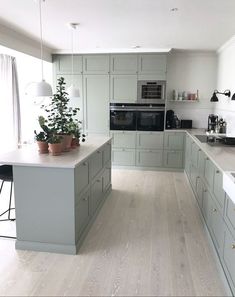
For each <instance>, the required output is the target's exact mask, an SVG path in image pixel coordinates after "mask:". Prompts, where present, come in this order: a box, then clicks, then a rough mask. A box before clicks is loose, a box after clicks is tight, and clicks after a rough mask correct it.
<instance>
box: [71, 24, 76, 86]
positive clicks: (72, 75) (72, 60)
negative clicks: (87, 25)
mask: <svg viewBox="0 0 235 297" xmlns="http://www.w3.org/2000/svg"><path fill="white" fill-rule="evenodd" d="M73 30H75V29H74V28H72V30H71V47H72V85H73V82H74V80H73Z"/></svg>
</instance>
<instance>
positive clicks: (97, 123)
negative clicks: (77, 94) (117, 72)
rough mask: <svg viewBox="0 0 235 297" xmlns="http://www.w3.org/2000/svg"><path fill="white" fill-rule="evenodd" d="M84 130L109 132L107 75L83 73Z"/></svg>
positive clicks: (100, 132)
mask: <svg viewBox="0 0 235 297" xmlns="http://www.w3.org/2000/svg"><path fill="white" fill-rule="evenodd" d="M83 84H84V102H85V131H86V132H87V133H88V134H89V133H98V134H108V132H109V76H108V75H84V76H83Z"/></svg>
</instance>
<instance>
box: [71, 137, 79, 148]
mask: <svg viewBox="0 0 235 297" xmlns="http://www.w3.org/2000/svg"><path fill="white" fill-rule="evenodd" d="M79 145H80V143H79V139H77V138H73V139H72V142H71V148H72V149H75V148H76V147H78V146H79Z"/></svg>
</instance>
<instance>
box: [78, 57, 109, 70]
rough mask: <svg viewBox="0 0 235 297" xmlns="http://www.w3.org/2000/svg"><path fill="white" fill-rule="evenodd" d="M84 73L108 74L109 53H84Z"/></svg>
mask: <svg viewBox="0 0 235 297" xmlns="http://www.w3.org/2000/svg"><path fill="white" fill-rule="evenodd" d="M83 73H84V74H108V73H109V55H84V56H83Z"/></svg>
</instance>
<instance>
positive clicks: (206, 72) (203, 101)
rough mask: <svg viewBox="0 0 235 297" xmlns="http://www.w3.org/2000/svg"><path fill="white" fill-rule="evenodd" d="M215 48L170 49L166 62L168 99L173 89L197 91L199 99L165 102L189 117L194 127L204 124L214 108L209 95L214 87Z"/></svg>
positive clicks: (181, 117)
mask: <svg viewBox="0 0 235 297" xmlns="http://www.w3.org/2000/svg"><path fill="white" fill-rule="evenodd" d="M216 78H217V55H216V52H199V51H198V52H197V51H193V52H192V51H176V50H174V51H172V53H170V54H169V57H168V62H167V99H168V100H170V99H171V98H172V92H173V90H174V89H175V90H178V91H186V92H190V93H196V91H197V89H198V90H199V100H200V101H199V102H197V103H190V102H167V109H173V110H174V111H175V113H176V114H177V115H178V117H179V118H180V119H192V120H193V127H195V128H206V127H207V119H208V115H209V114H210V113H212V111H213V104H212V103H211V102H210V98H211V95H212V92H213V90H214V89H215V88H216Z"/></svg>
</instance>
